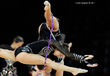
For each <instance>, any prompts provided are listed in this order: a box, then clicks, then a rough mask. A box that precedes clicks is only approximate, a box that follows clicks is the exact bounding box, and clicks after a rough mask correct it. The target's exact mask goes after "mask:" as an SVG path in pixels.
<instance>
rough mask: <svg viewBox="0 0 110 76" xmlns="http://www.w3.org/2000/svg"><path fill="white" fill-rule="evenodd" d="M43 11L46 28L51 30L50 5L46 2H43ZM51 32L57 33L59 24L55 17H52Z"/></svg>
mask: <svg viewBox="0 0 110 76" xmlns="http://www.w3.org/2000/svg"><path fill="white" fill-rule="evenodd" d="M44 5H45V7H44V10H45V13H44V17H45V19H46V23H47V26H48V27H49V28H52V12H51V4H50V3H49V2H48V1H45V2H44ZM53 22H54V24H53V32H56V31H58V29H59V22H58V19H57V18H56V17H54V16H53Z"/></svg>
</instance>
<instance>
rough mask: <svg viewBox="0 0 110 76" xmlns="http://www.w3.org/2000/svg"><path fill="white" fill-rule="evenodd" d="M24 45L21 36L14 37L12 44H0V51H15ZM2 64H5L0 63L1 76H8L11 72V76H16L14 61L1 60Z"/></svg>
mask: <svg viewBox="0 0 110 76" xmlns="http://www.w3.org/2000/svg"><path fill="white" fill-rule="evenodd" d="M23 43H24V40H23V38H22V37H21V36H16V37H15V38H14V39H13V42H12V44H11V45H5V44H2V45H0V48H1V49H8V50H10V51H11V50H12V51H13V50H15V49H17V48H18V47H20V46H22V45H23ZM2 61H3V62H6V63H1V64H0V65H2V67H0V68H1V69H2V72H1V76H9V72H12V74H13V75H14V76H17V69H16V68H15V67H16V66H15V65H14V63H15V62H14V61H12V60H10V59H4V60H3V59H2Z"/></svg>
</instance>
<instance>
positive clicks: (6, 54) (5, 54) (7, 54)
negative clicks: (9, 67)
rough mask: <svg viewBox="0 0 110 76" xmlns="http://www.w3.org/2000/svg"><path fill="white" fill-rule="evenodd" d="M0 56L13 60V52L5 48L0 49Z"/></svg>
mask: <svg viewBox="0 0 110 76" xmlns="http://www.w3.org/2000/svg"><path fill="white" fill-rule="evenodd" d="M0 57H2V58H5V59H10V60H12V61H15V56H14V52H13V51H9V50H6V49H0Z"/></svg>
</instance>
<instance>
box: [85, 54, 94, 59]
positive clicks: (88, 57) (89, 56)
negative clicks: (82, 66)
mask: <svg viewBox="0 0 110 76" xmlns="http://www.w3.org/2000/svg"><path fill="white" fill-rule="evenodd" d="M84 56H87V57H86V58H85V59H84V60H89V59H92V58H93V57H94V56H93V55H84Z"/></svg>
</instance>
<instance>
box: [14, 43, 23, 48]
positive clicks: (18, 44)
mask: <svg viewBox="0 0 110 76" xmlns="http://www.w3.org/2000/svg"><path fill="white" fill-rule="evenodd" d="M23 44H24V42H18V43H16V42H14V43H13V49H17V48H18V47H20V46H22V45H23Z"/></svg>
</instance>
